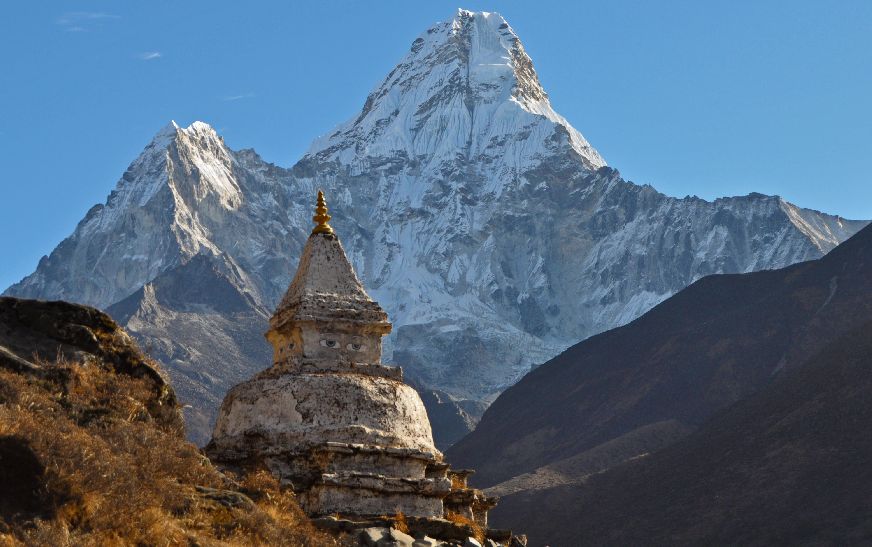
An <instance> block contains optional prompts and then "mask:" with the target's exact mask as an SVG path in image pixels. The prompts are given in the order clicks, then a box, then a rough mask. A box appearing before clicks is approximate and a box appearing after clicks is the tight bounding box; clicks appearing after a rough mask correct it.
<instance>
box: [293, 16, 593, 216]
mask: <svg viewBox="0 0 872 547" xmlns="http://www.w3.org/2000/svg"><path fill="white" fill-rule="evenodd" d="M561 144H568V145H569V147H570V148H571V149H572V150H573V151H575V152H576V153H577V154H578V155H579V156H580V160H581V163H582V164H583V165H584V166H585V167H587V168H591V169H595V168H598V167H602V166H604V165H605V162H604V161H603V159H602V158H601V157H600V156H599V154H598V153H597V152H596V150H594V149H593V148H592V147H591V146H590V144H588V142H587V141H586V140H585V139H584V137H583V136H581V134H580V133H579V132H578V131H576V130H575V129H574V128H573V127H572V126H571V125H569V123H568V122H567V121H566V120H565V119H563V117H561V116H560V115H559V114H557V113H556V112H554V110H553V109H552V108H551V104H550V102H549V101H548V96H547V94H546V93H545V91H544V90H543V89H542V86H541V85H540V84H539V79H538V77H537V76H536V73H535V71H534V70H533V63H532V61H531V60H530V57H529V56H527V53H526V52H525V51H524V48H523V46H522V45H521V41H520V40H519V39H518V37H517V36H516V35H515V33H514V31H513V30H512V29H511V27H510V26H509V24H508V23H507V22H506V20H505V19H503V18H502V17H501V16H499V15H498V14H495V13H472V12H469V11H465V10H459V11H458V13H457V16H456V17H454V18H453V19H451V20H449V21H447V22H444V23H442V24H439V25H436V26H434V27H433V28H431V29H429V30H428V31H427V32H425V33H424V34H422V35H421V36H420V37H419V38H417V39H416V40H415V41H414V42H413V43H412V49H411V51H410V52H409V54H408V55H407V56H406V58H405V59H403V61H402V62H401V63H400V64H399V65H397V67H396V68H394V70H392V71H391V73H390V74H388V76H387V78H385V80H384V81H383V82H382V84H381V85H379V86H378V87H377V88H376V89H375V90H374V91H373V92H372V93H370V95H369V97H367V99H366V103H365V104H364V107H363V110H362V112H361V113H360V115H359V116H357V117H356V118H354V119H353V120H350V121H349V122H347V123H346V124H344V125H341V126H340V127H339V128H338V129H337V130H335V131H334V132H333V133H332V134H330V135H329V136H326V137H322V138H320V139H317V140H316V141H315V142H314V143H313V144H312V146H311V148H310V149H309V152H308V153H307V158H316V159H317V161H318V162H321V163H327V162H332V161H335V162H338V163H340V164H343V165H347V166H348V167H349V170H350V171H351V172H352V173H366V172H367V171H368V170H370V169H371V168H372V166H373V165H372V164H373V160H376V161H377V159H378V158H382V159H384V160H385V161H386V162H390V164H391V165H396V163H395V162H396V161H400V160H401V161H405V162H409V163H411V164H414V165H415V167H416V168H417V169H418V170H420V171H423V172H427V171H430V172H433V173H438V172H439V170H440V169H443V168H448V169H451V168H452V167H453V166H454V165H455V164H456V163H457V162H458V160H464V161H466V162H476V163H479V164H483V165H484V164H487V169H488V171H491V172H492V173H493V174H494V175H495V176H494V177H492V179H491V180H489V181H488V182H489V183H491V185H489V186H488V187H487V188H486V189H485V190H487V191H489V192H495V193H497V194H499V193H500V191H501V190H502V187H503V186H504V185H505V183H507V182H511V181H512V180H514V179H516V178H517V176H518V173H519V172H520V171H522V170H524V169H526V168H527V167H528V166H529V165H530V164H533V163H536V162H538V161H540V160H541V159H542V158H544V157H546V156H547V155H548V154H549V152H552V151H554V150H556V149H557V148H558V147H559V146H560V145H561ZM386 167H387V166H386ZM404 186H413V185H408V184H407V185H404ZM402 190H405V191H406V193H404V194H403V195H401V196H398V198H399V199H409V200H410V201H411V202H412V203H413V204H415V205H417V200H416V199H415V198H419V197H420V196H418V195H416V192H414V190H413V189H412V188H402Z"/></svg>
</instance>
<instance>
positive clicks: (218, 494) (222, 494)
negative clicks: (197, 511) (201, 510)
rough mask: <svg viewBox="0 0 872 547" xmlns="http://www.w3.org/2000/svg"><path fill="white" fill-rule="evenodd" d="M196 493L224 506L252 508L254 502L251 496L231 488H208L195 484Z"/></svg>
mask: <svg viewBox="0 0 872 547" xmlns="http://www.w3.org/2000/svg"><path fill="white" fill-rule="evenodd" d="M196 490H197V493H198V494H199V495H200V497H202V498H203V499H207V500H210V501H214V502H217V503H220V504H221V505H223V506H225V507H242V508H244V509H253V508H254V502H253V501H251V498H249V497H248V496H246V495H245V494H242V493H240V492H235V491H233V490H219V489H217V488H208V487H206V486H197V487H196Z"/></svg>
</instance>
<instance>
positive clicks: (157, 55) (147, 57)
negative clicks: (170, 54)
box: [139, 51, 163, 61]
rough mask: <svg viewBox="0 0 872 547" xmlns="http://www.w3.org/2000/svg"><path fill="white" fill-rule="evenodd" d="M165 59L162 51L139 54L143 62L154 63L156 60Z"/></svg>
mask: <svg viewBox="0 0 872 547" xmlns="http://www.w3.org/2000/svg"><path fill="white" fill-rule="evenodd" d="M161 57H163V55H161V53H160V51H143V52H142V53H140V54H139V58H140V59H141V60H143V61H153V60H154V59H160V58H161Z"/></svg>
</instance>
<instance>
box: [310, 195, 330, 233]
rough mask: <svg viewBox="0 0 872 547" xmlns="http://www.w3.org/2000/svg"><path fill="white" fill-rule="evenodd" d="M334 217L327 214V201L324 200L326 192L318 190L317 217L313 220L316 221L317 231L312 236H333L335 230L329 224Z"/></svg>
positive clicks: (313, 231)
mask: <svg viewBox="0 0 872 547" xmlns="http://www.w3.org/2000/svg"><path fill="white" fill-rule="evenodd" d="M331 218H332V217H331V216H330V215H328V214H327V200H325V199H324V192H323V191H321V190H318V202H317V204H316V205H315V216H313V217H312V220H314V221H315V229H314V230H312V234H313V235H314V234H332V233H333V228H332V227H331V226H330V225H329V224H327V223H328V222H330V219H331Z"/></svg>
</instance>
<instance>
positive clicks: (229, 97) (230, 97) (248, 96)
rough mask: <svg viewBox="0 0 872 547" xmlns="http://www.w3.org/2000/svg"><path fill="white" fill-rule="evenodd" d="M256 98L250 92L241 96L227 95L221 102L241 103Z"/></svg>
mask: <svg viewBox="0 0 872 547" xmlns="http://www.w3.org/2000/svg"><path fill="white" fill-rule="evenodd" d="M254 96H255V95H254V93H252V92H250V91H249V92H248V93H242V94H239V95H226V96H224V97H221V100H222V101H241V100H242V99H251V98H254Z"/></svg>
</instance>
